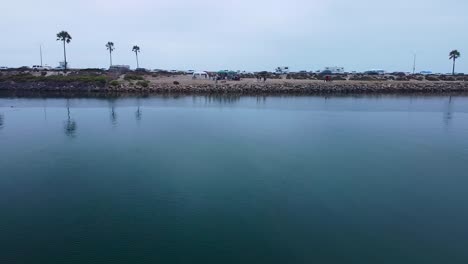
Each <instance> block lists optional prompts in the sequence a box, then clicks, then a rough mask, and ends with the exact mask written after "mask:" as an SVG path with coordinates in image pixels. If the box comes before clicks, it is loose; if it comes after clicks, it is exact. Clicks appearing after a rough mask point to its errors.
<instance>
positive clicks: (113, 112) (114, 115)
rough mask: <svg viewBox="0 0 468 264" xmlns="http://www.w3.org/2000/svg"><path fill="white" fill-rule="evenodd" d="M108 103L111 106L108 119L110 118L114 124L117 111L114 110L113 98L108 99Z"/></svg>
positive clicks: (115, 123)
mask: <svg viewBox="0 0 468 264" xmlns="http://www.w3.org/2000/svg"><path fill="white" fill-rule="evenodd" d="M109 104H110V108H111V113H110V120H111V123H112V125H114V126H116V125H117V113H116V112H115V99H110V100H109Z"/></svg>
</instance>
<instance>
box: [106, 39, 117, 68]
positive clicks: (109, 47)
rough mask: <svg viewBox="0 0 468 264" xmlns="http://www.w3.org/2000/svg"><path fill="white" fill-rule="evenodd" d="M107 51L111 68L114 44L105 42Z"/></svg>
mask: <svg viewBox="0 0 468 264" xmlns="http://www.w3.org/2000/svg"><path fill="white" fill-rule="evenodd" d="M106 48H107V50H109V55H110V66H112V52H113V51H114V49H115V48H114V42H110V41H109V42H107V44H106Z"/></svg>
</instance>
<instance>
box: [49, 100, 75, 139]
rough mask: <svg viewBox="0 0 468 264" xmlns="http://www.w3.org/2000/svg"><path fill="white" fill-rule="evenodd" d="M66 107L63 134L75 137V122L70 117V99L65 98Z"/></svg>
mask: <svg viewBox="0 0 468 264" xmlns="http://www.w3.org/2000/svg"><path fill="white" fill-rule="evenodd" d="M66 107H67V120H66V121H65V125H64V129H65V135H67V136H69V137H75V136H76V122H75V120H73V119H72V118H71V117H70V100H69V99H67V104H66ZM44 109H45V108H44Z"/></svg>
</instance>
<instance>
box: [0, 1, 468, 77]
mask: <svg viewBox="0 0 468 264" xmlns="http://www.w3.org/2000/svg"><path fill="white" fill-rule="evenodd" d="M2 6H3V10H4V14H3V15H2V20H0V29H1V30H2V32H3V34H4V39H3V41H2V42H0V47H1V50H2V55H1V56H0V66H8V67H19V66H31V65H33V64H39V63H40V60H39V45H42V50H43V62H44V64H48V65H50V66H53V67H55V66H57V65H58V62H59V61H62V60H63V50H62V45H61V43H60V42H57V41H56V33H58V32H59V31H61V30H66V31H68V32H69V33H70V35H71V36H72V37H73V40H72V42H71V43H70V44H69V45H67V58H68V61H69V63H70V66H71V67H78V68H96V67H97V68H105V67H108V66H109V54H108V52H107V50H106V48H105V44H106V43H107V41H113V42H114V43H115V48H116V49H115V51H114V53H113V62H114V64H127V65H130V66H131V67H132V68H135V64H136V62H135V56H134V53H132V51H131V50H132V46H133V45H135V44H137V45H139V46H140V48H141V54H140V66H141V67H145V68H150V69H155V68H159V69H169V70H170V69H179V70H188V69H193V70H218V69H232V70H249V71H256V70H273V69H274V68H276V67H278V66H289V67H290V68H291V70H295V71H299V70H318V69H321V68H323V67H326V66H342V67H345V70H346V71H353V70H357V71H364V70H368V69H373V68H380V69H384V70H387V71H412V64H413V53H416V54H417V65H416V66H417V68H416V71H417V72H419V71H422V70H430V71H433V72H441V73H448V72H451V68H452V63H451V61H450V60H449V59H448V54H449V52H450V51H451V50H453V49H458V50H459V51H460V52H461V57H460V59H459V60H457V68H456V71H457V72H468V59H465V57H464V56H465V53H464V52H465V50H466V49H464V47H465V46H466V44H467V43H468V37H467V36H466V34H463V33H464V30H465V29H466V28H467V26H468V18H467V17H466V15H465V11H466V10H468V2H466V1H461V0H446V1H441V0H429V1H422V0H415V1H412V2H411V3H408V2H406V1H403V0H396V1H393V2H391V3H390V2H389V3H388V4H386V5H384V7H382V6H383V5H382V4H381V3H375V1H370V0H357V1H344V0H329V1H305V0H293V1H287V2H286V1H277V0H270V1H266V0H257V1H253V2H251V1H247V0H238V1H235V2H228V3H224V2H220V1H213V0H199V1H196V2H186V1H181V0H175V1H158V2H154V1H150V0H135V1H123V0H115V1H110V0H94V1H92V0H82V1H79V2H78V1H77V2H68V1H67V2H65V1H58V0H50V1H48V3H47V4H44V3H43V2H37V1H30V0H18V1H14V2H6V3H3V5H2ZM18 14H22V15H21V16H19V15H18ZM467 56H468V55H467Z"/></svg>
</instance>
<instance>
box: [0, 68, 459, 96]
mask: <svg viewBox="0 0 468 264" xmlns="http://www.w3.org/2000/svg"><path fill="white" fill-rule="evenodd" d="M295 77H296V76H292V77H291V76H288V77H287V78H288V79H286V77H283V78H278V77H275V79H273V78H267V80H266V81H263V80H260V81H258V80H257V79H255V78H242V79H241V80H240V81H217V82H216V81H214V80H211V79H202V80H200V79H192V78H191V76H188V75H155V74H147V73H145V74H135V73H127V74H119V73H85V74H83V73H80V74H68V75H66V76H60V75H50V76H45V75H41V74H40V73H27V74H10V75H3V76H0V90H1V91H10V92H41V93H51V92H56V93H70V94H73V93H97V94H119V93H127V94H187V95H190V94H195V95H197V94H206V95H210V94H215V95H216V94H219V95H222V94H237V95H321V94H324V95H326V94H453V93H458V94H460V93H463V94H465V93H466V94H468V82H466V81H465V79H464V78H466V77H462V78H463V80H462V81H460V80H458V79H457V80H451V81H440V80H437V81H428V80H415V79H409V80H394V79H391V78H387V79H375V80H374V79H372V78H375V77H369V78H368V77H366V76H360V77H359V78H360V80H352V79H351V78H350V77H348V79H344V78H343V77H340V79H338V80H334V81H331V82H325V81H323V80H317V79H293V78H295ZM418 78H419V77H418ZM362 79H365V80H362Z"/></svg>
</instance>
